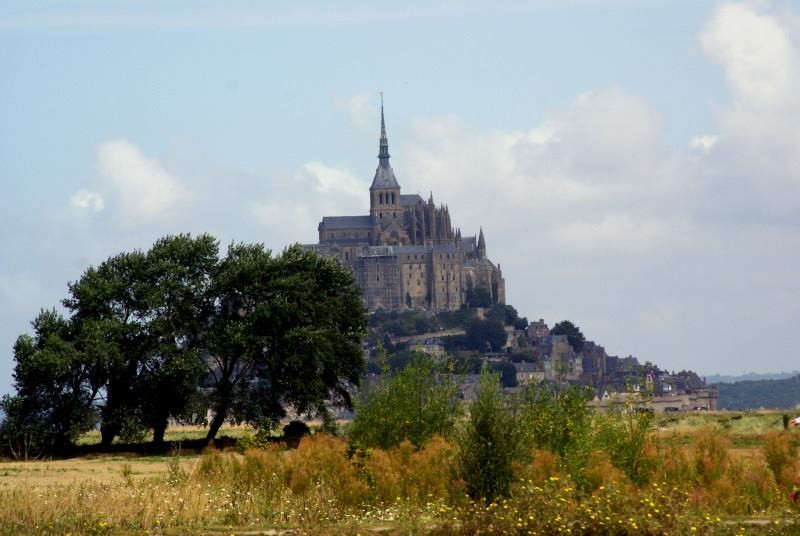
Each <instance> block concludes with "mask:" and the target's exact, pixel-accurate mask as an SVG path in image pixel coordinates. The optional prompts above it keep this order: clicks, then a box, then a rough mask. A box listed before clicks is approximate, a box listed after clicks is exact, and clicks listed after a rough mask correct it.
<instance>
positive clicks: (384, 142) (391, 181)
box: [369, 93, 403, 227]
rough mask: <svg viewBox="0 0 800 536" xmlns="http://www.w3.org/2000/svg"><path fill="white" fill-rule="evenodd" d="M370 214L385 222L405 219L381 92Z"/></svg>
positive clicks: (382, 223)
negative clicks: (379, 131)
mask: <svg viewBox="0 0 800 536" xmlns="http://www.w3.org/2000/svg"><path fill="white" fill-rule="evenodd" d="M369 214H370V216H372V218H373V220H375V221H377V222H380V224H381V226H382V227H383V226H384V224H388V223H389V222H395V223H397V224H400V223H402V221H403V206H402V203H401V201H400V185H399V184H398V183H397V179H396V178H395V176H394V170H393V169H392V166H391V165H389V138H388V137H387V136H386V120H385V119H384V116H383V93H381V137H380V142H379V150H378V169H376V170H375V178H373V179H372V186H370V187H369Z"/></svg>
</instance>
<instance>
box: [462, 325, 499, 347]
mask: <svg viewBox="0 0 800 536" xmlns="http://www.w3.org/2000/svg"><path fill="white" fill-rule="evenodd" d="M505 344H506V332H505V329H503V324H502V323H500V322H497V321H494V320H477V319H476V320H473V321H471V322H470V323H469V325H468V326H467V334H466V345H467V348H469V349H471V350H477V351H479V352H486V351H491V352H499V351H500V350H502V348H503V346H505Z"/></svg>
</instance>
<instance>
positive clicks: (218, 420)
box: [206, 404, 228, 441]
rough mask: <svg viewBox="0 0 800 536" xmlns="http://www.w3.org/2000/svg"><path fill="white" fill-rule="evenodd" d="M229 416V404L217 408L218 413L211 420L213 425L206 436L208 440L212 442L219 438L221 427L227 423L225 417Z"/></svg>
mask: <svg viewBox="0 0 800 536" xmlns="http://www.w3.org/2000/svg"><path fill="white" fill-rule="evenodd" d="M227 414H228V409H227V404H225V405H224V406H223V405H220V406H219V407H217V411H216V413H214V418H213V419H211V423H210V424H209V427H208V435H207V436H206V439H208V440H209V441H210V440H212V439H214V438H215V437H217V432H219V429H220V427H221V426H222V425H223V424H224V423H225V416H226V415H227Z"/></svg>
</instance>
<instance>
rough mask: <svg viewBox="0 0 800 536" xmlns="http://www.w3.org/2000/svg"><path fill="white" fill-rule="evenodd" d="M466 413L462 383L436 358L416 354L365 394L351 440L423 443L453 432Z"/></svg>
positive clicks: (383, 445) (379, 443) (361, 443)
mask: <svg viewBox="0 0 800 536" xmlns="http://www.w3.org/2000/svg"><path fill="white" fill-rule="evenodd" d="M459 412H460V403H459V398H458V385H457V384H456V382H455V380H454V378H453V376H452V375H451V374H447V373H442V372H441V371H439V370H437V367H436V364H435V363H434V361H433V359H432V358H431V357H430V356H428V355H427V354H425V353H423V352H416V353H415V355H414V357H413V358H412V360H411V362H410V363H409V364H408V365H407V366H406V367H405V368H403V369H401V370H400V371H399V372H397V373H396V374H395V375H394V376H389V371H388V370H386V371H385V374H384V375H383V377H382V378H381V379H380V380H379V381H378V383H376V384H374V385H372V386H369V387H368V388H366V389H364V390H363V391H362V392H361V396H360V397H359V398H358V400H357V403H356V413H355V417H354V418H353V422H352V423H351V425H350V429H349V431H348V436H349V437H350V440H351V441H352V442H353V443H354V444H356V445H359V446H361V447H377V448H384V449H385V448H390V447H393V446H395V445H398V444H400V442H402V441H403V440H406V439H408V440H410V441H411V442H412V443H413V444H414V445H415V446H416V447H420V446H422V444H423V443H425V442H426V441H427V440H429V439H430V438H431V437H433V436H434V435H436V434H438V435H447V434H449V433H450V431H451V430H452V429H453V426H454V424H455V420H456V417H457V416H458V414H459Z"/></svg>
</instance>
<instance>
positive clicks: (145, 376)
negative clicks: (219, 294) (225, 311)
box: [136, 235, 219, 443]
mask: <svg viewBox="0 0 800 536" xmlns="http://www.w3.org/2000/svg"><path fill="white" fill-rule="evenodd" d="M218 254H219V247H218V244H217V241H216V239H215V238H214V237H212V236H210V235H200V236H198V237H197V238H192V237H191V236H189V235H178V236H169V237H165V238H162V239H160V240H158V241H157V242H156V243H155V244H154V245H153V247H152V248H151V249H150V250H149V251H148V252H147V271H146V278H147V287H148V290H149V292H148V294H147V301H146V322H147V331H148V334H149V337H150V338H151V344H150V351H148V352H147V354H146V355H145V356H144V358H143V360H142V363H141V365H140V367H141V370H140V374H139V381H138V384H137V386H136V390H137V393H136V394H137V400H138V401H139V407H140V411H141V416H142V421H143V424H144V425H145V426H147V427H149V428H152V429H153V441H154V442H155V443H161V442H163V440H164V432H165V431H166V428H167V422H168V420H169V418H170V417H182V416H185V415H186V413H188V411H189V409H190V408H191V404H192V402H193V401H194V399H195V394H196V392H197V383H198V380H199V377H200V374H201V373H202V363H201V361H200V353H201V346H202V337H203V334H204V331H205V328H206V324H205V321H206V318H207V314H208V312H209V310H210V307H209V304H208V301H207V299H208V290H209V288H210V285H211V278H212V275H213V271H214V268H215V267H216V264H217V262H218Z"/></svg>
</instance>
